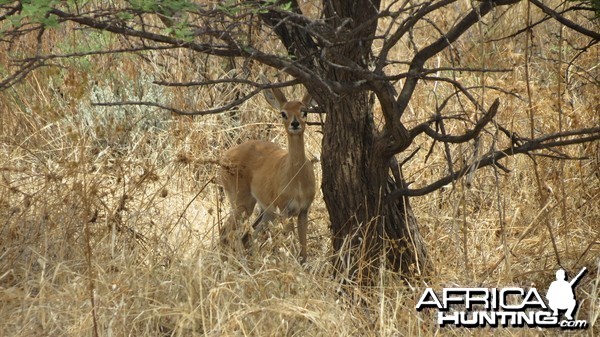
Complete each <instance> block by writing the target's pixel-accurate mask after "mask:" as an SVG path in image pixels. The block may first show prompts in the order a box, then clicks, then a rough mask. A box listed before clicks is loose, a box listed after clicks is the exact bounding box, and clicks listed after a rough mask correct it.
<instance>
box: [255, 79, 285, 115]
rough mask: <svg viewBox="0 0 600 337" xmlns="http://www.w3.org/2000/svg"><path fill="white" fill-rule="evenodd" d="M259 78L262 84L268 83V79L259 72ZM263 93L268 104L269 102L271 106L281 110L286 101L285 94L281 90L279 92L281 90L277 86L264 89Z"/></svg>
mask: <svg viewBox="0 0 600 337" xmlns="http://www.w3.org/2000/svg"><path fill="white" fill-rule="evenodd" d="M260 80H261V81H262V82H263V83H264V84H269V81H267V78H266V77H265V75H264V74H260ZM263 94H264V95H265V98H266V99H267V102H269V104H271V106H272V107H274V108H275V109H277V110H282V107H283V105H284V104H285V103H286V102H287V99H286V98H285V95H284V94H283V92H281V90H279V88H270V89H265V90H263Z"/></svg>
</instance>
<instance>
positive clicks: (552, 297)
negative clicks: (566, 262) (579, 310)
mask: <svg viewBox="0 0 600 337" xmlns="http://www.w3.org/2000/svg"><path fill="white" fill-rule="evenodd" d="M586 272H587V268H586V267H583V269H581V271H580V272H579V274H577V276H575V277H574V278H573V279H572V280H571V282H567V280H566V275H565V271H564V270H562V269H559V270H557V271H556V281H554V282H552V283H551V284H550V287H549V288H548V293H546V298H547V299H548V306H549V307H550V308H551V309H552V313H553V316H558V311H559V310H566V311H567V312H566V314H565V317H566V318H567V319H568V320H570V321H572V320H573V311H575V308H576V307H577V301H576V300H575V292H574V288H575V286H576V285H577V283H578V282H579V280H580V279H581V277H582V276H583V275H584V274H585V273H586Z"/></svg>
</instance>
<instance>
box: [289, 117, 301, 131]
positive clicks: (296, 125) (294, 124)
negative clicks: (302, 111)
mask: <svg viewBox="0 0 600 337" xmlns="http://www.w3.org/2000/svg"><path fill="white" fill-rule="evenodd" d="M290 125H291V126H292V128H293V129H297V128H299V127H300V122H298V120H297V119H295V118H294V120H293V121H292V123H290Z"/></svg>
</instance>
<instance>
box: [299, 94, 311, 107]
mask: <svg viewBox="0 0 600 337" xmlns="http://www.w3.org/2000/svg"><path fill="white" fill-rule="evenodd" d="M301 102H302V104H304V106H305V107H307V108H308V107H309V106H311V105H313V99H312V96H311V95H310V94H309V93H308V92H306V94H304V97H302V101H301Z"/></svg>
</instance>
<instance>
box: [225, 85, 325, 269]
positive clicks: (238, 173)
mask: <svg viewBox="0 0 600 337" xmlns="http://www.w3.org/2000/svg"><path fill="white" fill-rule="evenodd" d="M264 94H265V98H266V99H267V101H268V102H269V104H271V106H273V107H274V108H275V109H277V110H278V111H279V112H280V113H281V121H282V122H283V127H284V128H285V131H286V133H287V139H288V150H287V151H286V150H284V149H282V148H281V147H280V146H279V145H277V144H275V143H272V142H267V141H261V140H253V141H248V142H245V143H243V144H240V145H238V146H236V147H234V148H232V149H230V150H228V151H227V152H225V154H224V155H223V158H222V159H221V169H220V177H221V184H222V185H223V188H224V189H225V193H226V194H227V199H229V202H230V203H231V208H232V210H231V215H230V216H229V218H228V219H227V222H226V225H225V226H224V228H223V230H222V231H221V238H222V241H225V235H226V232H227V231H231V230H232V229H234V228H235V227H237V226H239V225H240V224H241V223H242V222H243V221H245V220H246V219H247V218H248V217H249V216H250V215H251V214H252V212H253V211H254V206H255V205H256V203H257V202H258V206H259V207H260V215H259V216H258V218H257V219H256V221H254V223H253V225H252V227H253V228H254V233H258V232H260V231H262V230H264V226H265V224H267V223H268V222H269V221H273V220H274V219H275V218H276V216H277V213H279V214H281V215H282V216H284V217H286V218H289V217H292V216H294V217H295V216H297V217H298V239H299V241H300V247H301V248H300V249H301V250H300V257H301V261H302V262H304V261H305V260H306V231H307V226H308V209H309V208H310V205H311V204H312V202H313V199H314V197H315V173H314V169H313V164H312V162H311V160H310V159H308V158H307V157H306V154H305V151H304V130H305V129H306V111H302V110H303V108H306V107H307V106H308V104H309V102H310V100H311V98H310V96H309V95H308V94H306V95H305V96H304V98H303V99H302V101H300V102H299V101H289V102H288V101H287V99H286V98H285V95H284V94H283V93H282V92H281V91H280V90H279V89H277V88H273V89H267V90H265V91H264ZM243 240H244V241H247V240H248V238H247V236H245V237H244V239H243Z"/></svg>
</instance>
